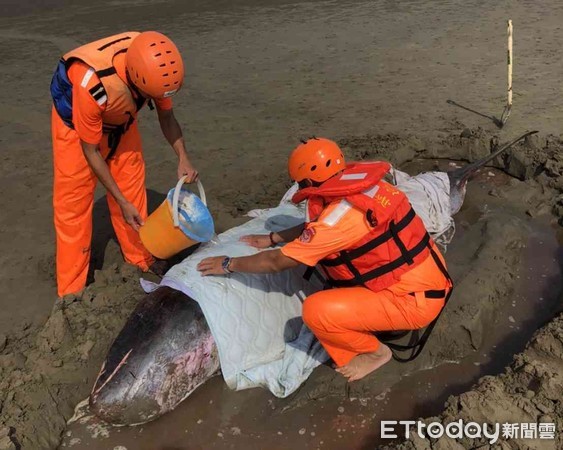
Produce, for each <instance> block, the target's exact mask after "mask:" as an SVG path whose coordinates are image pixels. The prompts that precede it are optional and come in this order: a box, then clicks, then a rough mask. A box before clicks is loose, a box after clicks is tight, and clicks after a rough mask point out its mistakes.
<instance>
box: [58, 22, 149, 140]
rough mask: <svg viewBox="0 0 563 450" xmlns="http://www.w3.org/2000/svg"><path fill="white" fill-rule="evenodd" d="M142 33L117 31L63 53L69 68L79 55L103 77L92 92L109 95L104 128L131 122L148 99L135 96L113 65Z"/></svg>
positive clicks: (93, 94) (107, 128)
mask: <svg viewBox="0 0 563 450" xmlns="http://www.w3.org/2000/svg"><path fill="white" fill-rule="evenodd" d="M138 34H139V33H138V32H136V31H130V32H127V33H121V34H116V35H114V36H110V37H107V38H104V39H100V40H98V41H94V42H90V43H89V44H86V45H83V46H82V47H78V48H76V49H74V50H72V51H70V52H68V53H67V54H65V55H64V56H63V59H62V61H63V62H64V63H65V65H66V67H67V68H68V66H69V65H70V64H71V63H72V61H73V60H76V59H78V60H80V61H83V62H84V63H86V64H88V65H89V66H90V67H92V68H93V69H94V71H95V73H96V75H97V76H98V78H99V79H100V83H101V85H102V86H94V87H93V88H92V89H91V91H94V92H91V93H92V96H94V99H96V100H98V98H96V96H97V95H98V96H99V95H106V96H107V103H106V109H105V111H104V112H103V113H102V121H103V123H104V128H105V130H104V131H111V129H112V127H114V126H120V125H121V126H127V124H129V125H130V124H131V123H132V122H133V120H134V119H135V117H136V116H137V112H138V111H139V109H141V107H142V106H143V104H144V103H145V101H146V99H145V98H144V97H142V96H140V95H139V98H138V99H137V100H135V98H134V97H133V94H132V92H131V89H132V87H130V85H128V84H127V83H125V82H124V81H123V80H122V79H121V78H120V77H119V75H118V74H117V71H116V69H115V67H114V65H113V60H114V58H115V56H116V55H118V54H120V53H124V52H126V51H127V49H128V48H129V46H130V45H131V42H132V41H133V39H134V38H135V37H136V36H137V35H138Z"/></svg>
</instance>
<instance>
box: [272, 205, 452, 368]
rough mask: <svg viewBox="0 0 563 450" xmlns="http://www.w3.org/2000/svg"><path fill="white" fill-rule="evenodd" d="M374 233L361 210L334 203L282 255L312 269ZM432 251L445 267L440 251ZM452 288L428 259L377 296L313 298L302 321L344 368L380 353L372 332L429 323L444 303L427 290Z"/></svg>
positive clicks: (359, 290)
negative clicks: (366, 355)
mask: <svg viewBox="0 0 563 450" xmlns="http://www.w3.org/2000/svg"><path fill="white" fill-rule="evenodd" d="M371 229H372V228H371V227H370V225H369V223H368V222H367V219H366V214H365V213H364V212H362V211H361V210H360V209H357V208H355V207H352V208H350V209H347V210H346V211H345V212H344V213H343V212H342V204H341V202H333V203H331V204H330V205H329V206H328V207H327V208H325V209H324V210H323V212H322V213H321V215H320V217H319V218H318V219H317V220H316V221H314V222H309V223H308V224H307V225H306V227H305V230H304V231H303V233H302V234H301V236H300V237H299V238H298V239H296V240H294V241H292V242H289V243H288V244H286V245H285V246H284V247H282V249H281V251H282V253H283V254H284V255H285V256H287V257H289V258H292V259H295V260H296V261H299V262H301V263H303V264H305V265H308V266H311V267H313V266H315V265H316V264H317V263H318V262H319V261H321V260H322V259H325V258H327V257H331V256H333V255H335V254H337V253H338V252H340V251H342V250H346V249H349V248H351V247H353V246H354V245H355V244H357V243H358V242H360V241H361V240H362V239H364V238H365V236H366V235H367V234H368V233H370V231H371ZM432 246H433V249H434V251H435V252H436V253H437V254H438V257H439V258H440V260H441V261H442V262H443V263H444V260H443V258H442V256H441V255H440V253H439V251H438V249H437V248H436V247H435V246H434V244H432ZM444 265H445V263H444ZM450 287H451V283H450V282H449V281H448V280H447V278H446V277H445V275H444V274H443V273H442V272H441V270H440V269H439V268H438V266H437V265H436V263H435V262H434V260H433V258H432V256H431V255H428V256H427V257H426V259H425V260H424V261H422V262H421V263H419V264H418V265H415V266H414V267H413V268H412V269H410V270H408V271H407V272H405V273H403V274H402V275H401V276H400V279H399V281H397V282H396V283H394V284H392V285H391V286H388V287H386V288H384V289H381V290H379V291H377V292H374V291H373V290H371V289H368V288H366V287H360V286H358V287H347V288H334V289H328V290H324V291H320V292H317V293H315V294H313V295H310V296H309V297H308V298H307V299H306V300H305V302H304V304H303V320H304V322H305V323H306V324H307V326H308V327H309V328H310V329H311V330H312V331H313V333H314V334H315V336H316V337H317V338H318V339H319V341H320V342H321V344H322V345H323V347H324V348H325V349H326V351H327V352H328V354H329V355H330V356H331V358H332V359H333V360H334V362H335V363H336V364H337V365H338V366H343V365H345V364H347V363H349V362H350V361H351V360H352V358H354V357H355V356H357V355H359V354H362V353H371V352H375V351H377V349H378V348H379V345H380V342H379V340H378V339H377V338H376V337H375V336H374V335H373V332H377V331H390V330H415V329H419V328H423V327H425V326H427V325H428V324H430V323H431V322H432V321H433V320H434V319H435V318H436V317H437V316H438V314H439V313H440V311H441V309H442V308H443V306H444V301H445V299H435V298H426V296H425V294H424V291H428V290H442V289H446V288H450ZM413 293H414V294H413Z"/></svg>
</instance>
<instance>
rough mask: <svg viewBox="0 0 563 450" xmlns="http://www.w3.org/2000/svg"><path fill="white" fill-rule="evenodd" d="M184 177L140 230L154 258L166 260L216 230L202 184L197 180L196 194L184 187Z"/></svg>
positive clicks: (209, 236)
mask: <svg viewBox="0 0 563 450" xmlns="http://www.w3.org/2000/svg"><path fill="white" fill-rule="evenodd" d="M185 180H186V177H185V176H184V177H182V178H180V179H179V180H178V183H177V184H176V186H175V187H174V188H172V189H170V191H169V192H168V195H167V196H166V199H165V200H164V202H162V204H161V205H160V206H159V207H158V208H157V209H156V210H155V211H154V212H153V213H152V214H151V215H150V216H149V217H148V218H147V220H146V221H145V224H144V225H143V226H142V227H141V228H140V230H139V235H140V237H141V241H142V242H143V245H144V246H145V247H146V249H147V250H148V251H149V252H150V253H151V254H152V255H154V256H156V257H157V258H160V259H168V258H170V257H172V256H174V255H176V254H178V253H180V252H181V251H182V250H184V249H186V248H188V247H191V246H193V245H196V244H199V243H200V242H207V241H209V240H210V239H211V238H212V237H213V235H214V233H215V226H214V223H213V218H212V217H211V213H210V212H209V210H208V209H207V201H206V198H205V191H204V190H203V185H202V184H201V182H200V181H197V187H198V190H199V197H198V196H197V195H195V194H194V193H193V192H191V191H190V190H188V189H187V188H185V187H184V183H185Z"/></svg>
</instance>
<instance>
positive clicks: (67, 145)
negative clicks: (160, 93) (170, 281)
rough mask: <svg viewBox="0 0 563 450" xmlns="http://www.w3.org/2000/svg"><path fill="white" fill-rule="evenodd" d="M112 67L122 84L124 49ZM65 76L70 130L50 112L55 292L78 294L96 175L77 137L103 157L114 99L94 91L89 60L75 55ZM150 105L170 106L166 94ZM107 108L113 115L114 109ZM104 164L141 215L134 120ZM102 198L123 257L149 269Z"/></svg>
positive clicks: (113, 206)
mask: <svg viewBox="0 0 563 450" xmlns="http://www.w3.org/2000/svg"><path fill="white" fill-rule="evenodd" d="M108 39H109V38H108ZM71 54H72V52H71ZM113 66H114V67H115V70H116V72H117V74H116V75H117V76H119V78H120V79H121V81H123V82H124V83H127V76H126V70H125V52H124V51H122V52H120V53H116V54H115V56H114V57H113ZM67 74H68V78H69V80H70V82H71V83H72V124H73V126H74V129H72V128H70V127H69V126H67V125H66V124H65V123H64V122H63V120H62V119H61V118H60V116H59V114H58V113H57V111H56V110H55V108H53V109H52V112H51V130H52V140H53V160H54V189H53V206H54V220H55V231H56V236H57V287H58V295H59V296H63V295H65V294H69V293H75V292H78V291H80V290H81V289H83V288H84V286H85V285H86V277H87V274H88V266H89V262H90V245H91V240H92V209H93V205H94V190H95V188H96V183H97V178H96V176H95V175H94V173H93V171H92V169H91V168H90V166H89V164H88V162H87V160H86V158H85V156H84V154H83V151H82V146H81V141H84V142H86V143H89V144H99V146H100V152H101V155H102V157H103V158H107V157H108V155H109V153H110V148H109V146H108V134H107V133H105V132H104V129H103V128H104V125H105V123H104V120H103V118H104V117H103V116H104V112H105V111H106V109H107V108H108V103H110V102H111V101H112V97H115V95H114V93H113V92H111V91H109V92H106V91H105V90H103V89H102V90H101V91H100V90H98V92H94V88H95V87H96V86H99V85H100V78H99V77H98V76H97V75H96V73H95V72H94V71H93V70H92V68H91V67H90V66H89V65H88V64H86V63H84V62H83V61H81V60H79V59H76V60H73V62H71V63H70V66H69V67H68V70H67ZM116 75H113V76H116ZM118 82H119V80H118ZM114 84H115V83H114ZM109 86H111V84H109ZM100 94H101V95H100ZM131 95H132V97H133V99H134V100H136V99H137V98H138V97H137V94H136V93H135V91H134V90H131ZM108 99H109V100H108ZM155 103H156V107H157V108H158V109H160V110H169V109H172V100H171V99H170V98H165V99H162V100H156V101H155ZM112 112H113V113H114V114H115V107H114V108H113V111H112ZM118 112H119V111H118ZM121 114H122V115H125V114H129V115H131V116H132V117H133V118H134V117H135V116H136V114H137V111H136V110H133V111H128V110H127V111H125V110H124V111H121ZM106 163H107V164H108V167H109V170H110V172H111V174H112V176H113V178H114V179H115V181H116V183H117V185H118V186H119V189H120V190H121V192H122V193H123V195H124V196H125V198H126V199H127V200H128V201H129V202H131V203H132V204H133V205H134V206H135V208H137V210H138V211H139V214H140V215H141V217H142V218H143V219H146V217H147V196H146V190H145V163H144V159H143V154H142V144H141V137H140V134H139V130H138V128H137V122H136V121H133V122H132V124H130V126H129V128H128V129H127V131H126V132H125V133H124V134H123V135H122V137H121V140H120V142H119V145H118V146H117V148H116V150H115V153H114V154H113V155H112V156H111V158H109V159H106ZM107 201H108V206H109V210H110V214H111V221H112V224H113V227H114V230H115V233H116V235H117V239H118V240H119V244H120V246H121V250H122V252H123V256H124V258H125V260H126V261H127V262H129V263H131V264H134V265H136V266H138V267H140V268H141V269H142V270H144V271H146V270H148V267H149V266H150V265H151V264H152V263H153V261H154V258H153V257H152V256H151V255H150V254H149V252H148V251H147V250H146V249H145V248H144V246H143V244H142V243H141V240H140V239H139V234H138V232H137V231H135V230H134V229H133V228H132V227H131V226H130V225H128V224H127V223H126V222H125V219H124V218H123V215H122V213H121V209H120V207H119V205H118V204H117V202H116V201H115V199H114V198H113V196H111V195H110V194H109V193H108V195H107Z"/></svg>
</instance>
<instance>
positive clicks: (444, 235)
mask: <svg viewBox="0 0 563 450" xmlns="http://www.w3.org/2000/svg"><path fill="white" fill-rule="evenodd" d="M391 174H392V175H393V177H394V181H395V183H394V184H395V185H396V186H397V187H398V188H399V189H400V190H401V191H403V192H404V193H405V194H406V196H407V197H408V199H409V201H410V202H411V205H412V207H413V209H414V210H415V211H416V213H417V214H418V216H419V217H420V218H421V219H422V222H424V226H425V227H426V231H428V233H430V236H432V239H434V241H436V242H437V243H438V244H440V246H441V247H442V249H443V250H445V249H446V247H447V245H448V244H449V243H450V242H451V240H452V239H453V237H454V233H455V223H454V219H453V218H452V216H451V213H450V210H451V209H450V180H449V178H448V175H447V174H446V173H445V172H425V173H421V174H418V175H416V176H414V177H411V176H410V175H409V174H407V173H405V172H401V171H400V170H397V169H395V168H393V169H391Z"/></svg>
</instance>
